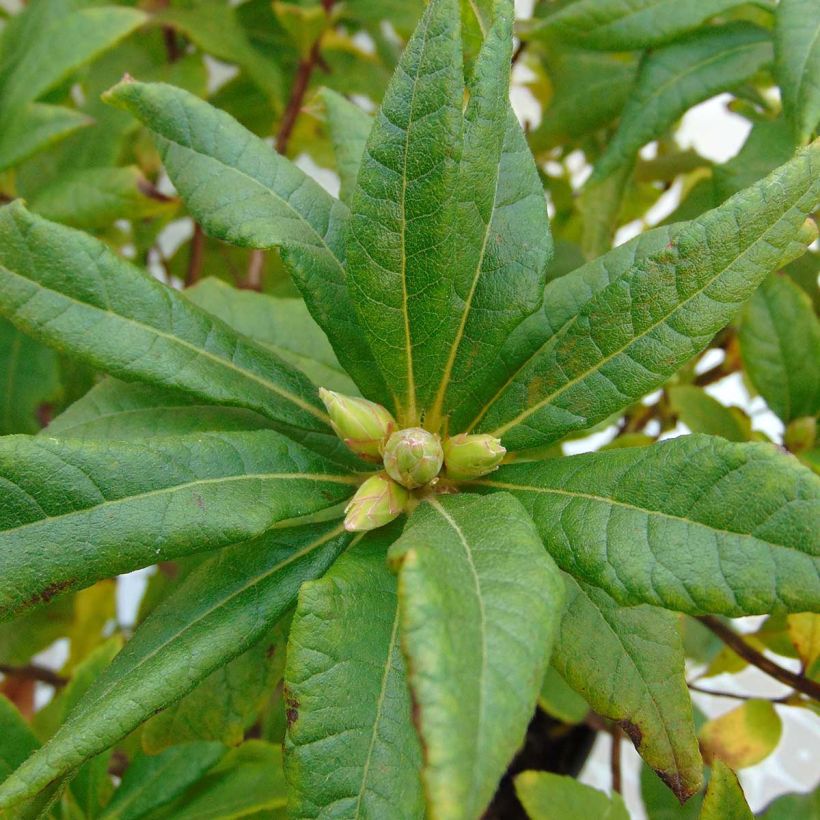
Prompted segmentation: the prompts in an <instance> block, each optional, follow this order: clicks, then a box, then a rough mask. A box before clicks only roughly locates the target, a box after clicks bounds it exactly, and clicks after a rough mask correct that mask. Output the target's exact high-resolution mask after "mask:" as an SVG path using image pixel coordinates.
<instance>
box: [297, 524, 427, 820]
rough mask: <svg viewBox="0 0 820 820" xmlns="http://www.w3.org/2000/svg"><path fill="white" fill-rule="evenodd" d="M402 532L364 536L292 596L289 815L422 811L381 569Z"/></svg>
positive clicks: (417, 753) (389, 581)
mask: <svg viewBox="0 0 820 820" xmlns="http://www.w3.org/2000/svg"><path fill="white" fill-rule="evenodd" d="M400 532H401V527H400V526H393V527H389V528H386V529H381V530H377V531H376V532H374V533H372V534H370V535H368V536H367V537H366V538H365V539H364V540H363V541H361V542H360V543H359V544H357V545H356V546H355V547H353V548H351V549H350V550H349V551H348V552H346V553H345V554H344V555H343V556H342V557H341V558H340V559H339V560H338V561H337V562H336V564H334V565H333V567H332V568H331V570H330V572H328V573H327V575H325V577H324V578H322V579H320V580H318V581H312V582H311V583H308V584H305V585H304V586H303V587H302V590H301V592H300V593H299V604H298V606H297V609H296V614H295V616H294V619H293V626H292V628H291V633H290V641H289V644H288V665H287V669H286V673H285V684H286V687H287V688H286V694H285V702H286V704H287V716H288V732H287V737H286V740H285V773H286V775H287V778H288V781H289V783H290V798H291V802H290V814H291V815H292V816H294V817H322V816H327V815H332V816H338V817H342V816H344V817H359V816H362V817H390V818H397V819H398V818H417V817H421V816H422V815H423V814H424V796H423V795H422V791H421V780H420V777H419V772H420V770H421V748H420V746H419V741H418V737H417V736H416V733H415V729H414V727H413V724H412V721H411V717H410V712H411V707H410V691H409V689H408V686H407V677H406V670H405V664H404V659H403V657H402V654H401V648H400V646H399V638H400V635H399V612H398V601H397V595H396V579H395V577H394V576H393V574H392V573H391V572H390V570H389V569H388V568H387V564H386V563H385V551H386V549H387V547H388V546H389V545H390V544H391V543H392V542H393V540H395V538H396V537H397V535H398V534H399V533H400ZM341 760H343V761H344V765H339V762H340V761H341Z"/></svg>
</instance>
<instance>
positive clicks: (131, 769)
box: [99, 741, 225, 820]
mask: <svg viewBox="0 0 820 820" xmlns="http://www.w3.org/2000/svg"><path fill="white" fill-rule="evenodd" d="M224 754H225V747H224V746H223V745H222V744H221V743H209V742H206V741H202V742H198V743H182V744H180V745H178V746H172V747H171V748H170V749H166V750H165V751H164V752H162V753H160V754H158V755H145V754H141V755H138V756H137V757H135V758H134V760H132V761H131V763H129V765H128V768H127V769H126V770H125V774H124V775H123V778H122V783H121V784H120V786H119V788H118V789H117V791H116V792H115V793H114V797H113V798H112V799H111V802H110V803H109V804H108V805H107V806H106V808H105V811H103V812H102V814H100V815H99V820H140V818H143V817H145V816H146V815H147V814H149V812H152V811H154V810H156V809H158V808H160V807H162V806H164V805H166V804H168V803H170V802H171V801H172V800H174V799H175V798H176V797H178V796H179V795H181V794H182V793H183V792H184V791H185V790H186V789H187V788H188V787H189V786H191V785H193V784H194V783H196V782H197V781H198V780H199V779H200V778H201V777H202V776H203V775H204V774H205V773H206V772H207V771H208V770H209V769H211V768H213V766H215V765H216V763H218V762H219V760H220V759H221V758H222V757H223V756H224Z"/></svg>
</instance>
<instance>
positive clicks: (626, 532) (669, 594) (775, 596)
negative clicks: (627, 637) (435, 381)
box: [475, 435, 820, 616]
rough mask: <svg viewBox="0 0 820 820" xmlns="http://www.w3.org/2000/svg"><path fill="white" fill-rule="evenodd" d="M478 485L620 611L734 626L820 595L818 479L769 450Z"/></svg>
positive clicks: (595, 456)
mask: <svg viewBox="0 0 820 820" xmlns="http://www.w3.org/2000/svg"><path fill="white" fill-rule="evenodd" d="M475 483H476V485H479V486H482V487H491V488H494V489H497V490H502V491H504V492H511V493H513V494H514V495H515V496H516V497H517V498H519V499H520V500H521V501H522V502H523V504H524V506H525V507H526V508H527V509H528V511H529V512H530V514H531V515H532V516H533V519H534V520H535V522H536V524H537V526H538V528H539V532H540V534H541V537H542V538H543V539H544V543H545V544H546V545H547V548H548V549H549V551H550V552H551V553H552V555H553V557H554V558H555V559H556V561H558V563H559V565H560V566H561V567H562V569H565V570H566V571H567V572H570V573H572V574H573V575H575V576H576V577H578V578H582V579H584V580H585V581H588V582H589V583H592V584H595V585H596V586H600V587H602V588H603V589H605V590H607V592H609V594H610V595H612V596H613V597H614V598H615V599H616V600H618V601H619V602H621V603H622V604H624V605H633V604H640V603H650V604H654V605H656V606H661V607H665V608H667V609H675V610H678V611H680V612H688V613H690V614H701V613H704V612H707V613H708V612H713V613H720V614H723V615H731V616H735V615H752V614H759V613H766V612H771V611H772V610H787V611H789V612H803V611H806V610H812V609H814V608H815V607H816V603H817V600H818V596H820V580H818V560H820V533H818V531H817V527H816V518H817V515H818V510H820V480H818V478H817V476H815V475H813V474H812V473H811V471H810V470H808V469H806V468H805V467H803V466H802V465H801V464H800V463H799V462H798V461H797V460H796V459H794V458H791V457H787V456H783V455H782V454H780V453H778V452H777V450H776V449H775V448H774V447H771V446H769V445H766V444H734V443H730V442H727V441H724V440H723V439H719V438H716V437H711V436H699V435H693V436H684V437H682V438H677V439H672V440H670V441H665V442H662V443H659V444H654V445H652V446H650V447H630V448H627V449H622V450H610V451H607V452H602V453H589V454H585V455H580V456H573V457H571V458H563V459H552V460H548V461H544V462H542V463H533V464H520V465H510V466H509V467H503V468H501V469H500V470H499V471H498V472H497V473H494V474H493V476H492V478H490V479H481V480H479V481H477V482H475Z"/></svg>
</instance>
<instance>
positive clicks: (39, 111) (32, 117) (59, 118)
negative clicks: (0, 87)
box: [0, 103, 92, 171]
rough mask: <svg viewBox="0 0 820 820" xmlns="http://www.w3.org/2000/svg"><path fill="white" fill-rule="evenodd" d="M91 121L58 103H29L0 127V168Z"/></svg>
mask: <svg viewBox="0 0 820 820" xmlns="http://www.w3.org/2000/svg"><path fill="white" fill-rule="evenodd" d="M91 123H92V120H91V119H90V118H89V117H87V116H86V115H85V114H81V113H80V112H79V111H73V110H72V109H70V108H64V107H63V106H61V105H46V104H45V103H28V105H25V106H24V107H23V108H22V109H21V110H19V111H17V112H16V113H15V115H14V116H13V117H11V118H9V119H8V120H6V121H5V122H4V123H3V125H4V127H3V128H2V129H0V171H4V170H5V169H6V168H10V167H11V166H12V165H17V164H18V163H20V162H22V161H23V160H24V159H28V158H29V157H30V156H32V154H36V153H38V152H39V151H43V150H45V149H46V148H49V147H50V146H52V145H54V143H56V142H59V141H60V140H62V139H65V138H66V137H68V136H69V135H70V134H73V133H74V132H75V131H77V130H78V129H80V128H86V127H87V126H89V125H91Z"/></svg>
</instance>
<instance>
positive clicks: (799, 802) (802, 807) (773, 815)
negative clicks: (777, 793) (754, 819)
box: [760, 789, 820, 820]
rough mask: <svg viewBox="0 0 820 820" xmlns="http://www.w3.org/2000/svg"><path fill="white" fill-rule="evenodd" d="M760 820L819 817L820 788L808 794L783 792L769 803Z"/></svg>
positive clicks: (804, 819)
mask: <svg viewBox="0 0 820 820" xmlns="http://www.w3.org/2000/svg"><path fill="white" fill-rule="evenodd" d="M760 817H761V820H817V818H818V817H820V789H814V791H812V792H809V793H808V794H784V795H782V796H781V797H778V798H777V799H776V800H773V801H772V802H771V803H769V805H768V806H766V808H765V809H764V811H763V813H762V814H761V815H760Z"/></svg>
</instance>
